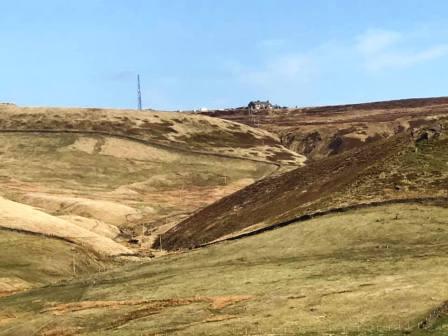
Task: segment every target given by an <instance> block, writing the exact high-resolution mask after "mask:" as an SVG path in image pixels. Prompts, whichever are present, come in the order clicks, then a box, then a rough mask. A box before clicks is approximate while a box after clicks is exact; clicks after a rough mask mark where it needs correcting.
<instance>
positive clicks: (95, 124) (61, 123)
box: [0, 104, 304, 164]
mask: <svg viewBox="0 0 448 336" xmlns="http://www.w3.org/2000/svg"><path fill="white" fill-rule="evenodd" d="M0 131H9V132H15V131H41V132H43V131H47V132H58V131H63V132H75V133H77V132H81V133H92V134H101V135H108V136H119V137H123V138H125V139H130V140H134V141H137V142H141V143H144V144H150V145H153V146H158V147H159V148H160V147H162V148H168V149H173V148H174V149H176V150H177V151H181V150H187V151H188V152H192V151H194V152H196V153H204V154H215V155H221V156H224V157H235V158H245V159H253V160H257V161H262V162H271V163H275V164H278V163H282V162H283V163H285V164H301V163H302V162H303V161H304V157H303V156H301V155H299V154H296V153H295V152H293V151H290V150H288V149H286V148H285V147H283V146H282V145H281V143H280V141H279V138H278V137H277V136H276V135H273V134H271V133H269V132H267V131H264V130H259V129H254V128H251V127H248V126H246V125H242V124H237V123H233V122H228V121H224V120H220V119H216V118H210V117H206V116H202V115H192V114H188V115H186V114H183V113H176V112H154V111H151V112H149V111H145V112H139V111H135V110H103V109H92V108H91V109H68V108H64V109H58V108H24V107H17V106H15V105H5V104H2V105H0ZM86 145H87V146H88V144H86ZM106 151H107V149H106ZM124 155H126V154H124Z"/></svg>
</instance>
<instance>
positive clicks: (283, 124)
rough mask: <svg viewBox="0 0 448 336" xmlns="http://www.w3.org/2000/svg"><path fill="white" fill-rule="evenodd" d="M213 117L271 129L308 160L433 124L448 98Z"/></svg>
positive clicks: (229, 113)
mask: <svg viewBox="0 0 448 336" xmlns="http://www.w3.org/2000/svg"><path fill="white" fill-rule="evenodd" d="M205 114H207V115H210V116H214V117H218V118H222V119H226V120H231V121H236V122H239V123H243V124H247V125H251V126H255V127H258V128H260V129H266V130H269V131H270V132H272V133H275V134H278V136H279V137H280V138H281V141H282V144H283V145H284V146H286V147H288V148H289V149H291V150H294V151H296V152H297V153H300V154H303V155H305V156H306V157H307V158H309V159H319V158H324V157H328V156H331V155H335V154H339V153H342V152H344V151H346V150H350V149H353V148H357V147H361V146H364V145H366V144H369V143H371V142H374V141H378V140H384V139H387V138H389V137H391V136H393V135H396V134H399V133H402V132H406V131H408V130H412V128H414V127H421V126H422V125H425V124H428V123H429V124H431V123H432V120H433V119H434V118H437V117H441V116H446V115H447V114H448V98H447V97H440V98H418V99H402V100H392V101H384V102H374V103H363V104H348V105H335V106H319V107H307V108H290V109H274V110H270V111H268V110H261V111H254V112H253V113H249V111H248V110H247V109H241V108H240V109H229V110H224V111H212V112H208V113H205Z"/></svg>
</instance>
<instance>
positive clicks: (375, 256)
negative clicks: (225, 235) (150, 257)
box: [0, 204, 448, 336]
mask: <svg viewBox="0 0 448 336" xmlns="http://www.w3.org/2000/svg"><path fill="white" fill-rule="evenodd" d="M447 218H448V210H447V208H446V207H441V206H436V205H430V204H427V205H423V204H406V205H403V204H402V205H399V204H398V205H388V206H380V207H370V208H366V209H362V210H354V211H349V212H346V213H342V214H332V215H327V216H324V217H321V218H319V219H312V220H308V221H303V222H300V223H296V224H292V225H290V226H288V227H285V228H281V229H278V230H275V231H270V232H266V233H263V234H260V235H257V236H253V237H248V238H246V239H241V240H238V241H233V242H225V243H221V244H217V245H213V246H210V247H207V248H203V249H199V250H195V251H191V252H189V253H184V254H179V255H170V256H166V257H163V258H158V259H156V260H154V261H152V262H150V263H146V264H139V265H129V266H127V267H124V268H120V269H116V270H113V271H111V272H108V273H103V274H99V275H97V276H94V277H84V278H82V279H80V280H79V281H76V282H71V283H68V284H66V285H59V286H50V287H47V288H42V289H36V290H32V291H28V292H25V293H22V294H16V295H13V296H9V297H5V298H2V299H0V325H1V328H0V335H5V336H6V335H15V336H21V335H29V334H33V333H34V335H140V334H143V335H195V336H196V335H269V334H271V335H274V334H275V335H308V336H309V335H316V336H317V335H338V336H339V335H341V336H342V335H369V336H374V335H385V336H398V335H433V336H435V335H437V336H442V335H446V334H445V332H446V327H447V326H448V324H447V323H448V319H447V317H446V315H445V313H444V310H443V307H444V303H445V302H446V300H447V297H448V283H447V282H446V274H447V272H448V266H447V265H448V245H447V243H446V242H447V241H448V221H447ZM432 312H439V313H438V315H437V314H435V313H434V314H431V313H432ZM430 316H433V317H436V318H430Z"/></svg>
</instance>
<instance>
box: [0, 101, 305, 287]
mask: <svg viewBox="0 0 448 336" xmlns="http://www.w3.org/2000/svg"><path fill="white" fill-rule="evenodd" d="M0 161H1V165H0V235H2V236H5V235H6V236H5V237H7V238H5V240H4V242H5V243H4V244H0V254H1V255H3V256H5V258H6V256H9V255H11V253H12V251H11V250H10V249H11V245H10V244H12V242H14V244H15V246H17V248H14V250H16V251H17V253H18V254H17V255H14V259H13V260H14V261H11V262H8V261H6V260H7V259H4V260H5V262H4V263H3V262H0V274H9V273H11V272H13V270H15V269H16V267H18V266H16V265H22V266H20V270H21V272H22V273H20V274H18V275H14V276H13V274H12V273H11V276H9V275H6V276H3V277H2V276H0V292H14V291H15V289H17V290H18V288H21V289H25V288H29V287H34V286H39V285H44V284H45V285H46V284H48V283H51V282H54V281H59V280H61V279H63V278H64V277H69V278H70V277H72V276H73V270H72V266H73V265H72V263H73V260H72V258H73V254H76V255H78V257H76V259H77V261H76V263H77V264H79V266H78V269H77V271H76V274H83V273H85V272H87V273H88V272H92V271H93V272H97V271H98V267H97V266H96V264H100V265H106V266H112V265H113V264H114V263H116V262H117V260H114V261H113V262H112V261H111V258H113V259H117V257H119V258H120V260H121V259H122V258H121V256H123V255H124V256H128V255H137V256H142V257H145V256H152V254H151V252H150V251H149V248H148V246H150V245H151V244H152V242H153V240H154V239H155V238H156V237H157V234H158V233H161V232H162V233H163V232H165V231H166V230H167V229H169V228H170V227H172V226H173V225H175V224H176V223H177V222H178V221H179V220H181V219H183V218H185V217H187V216H188V215H189V214H190V213H191V212H193V211H196V210H198V209H199V208H202V207H204V206H206V205H208V204H210V203H212V202H214V201H216V200H217V199H219V198H221V197H223V196H225V195H228V194H230V193H232V192H234V191H236V190H239V189H241V188H242V187H244V186H247V185H249V184H251V183H253V182H254V181H255V180H258V179H260V178H262V177H265V176H267V175H270V174H274V173H279V172H281V171H284V170H290V169H292V168H293V167H297V166H300V165H302V164H303V161H304V157H302V156H300V155H297V154H296V153H294V152H291V151H289V150H287V149H286V148H284V147H282V146H281V144H280V142H279V139H278V137H276V136H275V135H272V134H270V133H269V132H266V131H262V130H256V129H253V128H251V127H247V126H245V125H238V124H235V123H232V122H227V121H222V120H217V119H214V118H210V117H204V116H191V115H185V114H181V113H168V112H166V113H165V112H148V111H144V112H137V111H121V110H101V109H57V108H21V107H17V106H14V105H5V104H3V105H0ZM30 241H31V243H32V245H33V246H35V250H39V246H40V247H41V249H42V253H40V252H38V253H37V254H36V255H35V256H34V257H35V260H40V262H31V257H30V256H29V254H27V253H25V252H24V251H25V250H24V246H26V244H28V243H29V242H30ZM52 242H54V243H52ZM51 244H54V251H53V253H56V254H57V253H59V252H60V260H59V261H57V262H55V258H53V257H54V256H53V255H51V253H50V252H49V250H48V248H49V246H51ZM21 246H22V247H23V248H22V247H21ZM45 251H46V252H45ZM70 251H73V252H70ZM77 251H80V252H79V253H78V252H77ZM92 258H93V259H92ZM126 258H128V257H126ZM78 259H79V260H78ZM91 260H94V261H91ZM127 260H128V261H130V260H129V258H128V259H127ZM92 263H93V266H92V267H90V266H89V267H87V266H85V267H84V266H82V265H90V264H92ZM58 265H59V266H58ZM58 267H59V268H58ZM101 267H103V266H101ZM84 271H85V272H84ZM14 272H15V271H14ZM23 274H26V276H23ZM20 279H21V280H20ZM33 279H36V280H33Z"/></svg>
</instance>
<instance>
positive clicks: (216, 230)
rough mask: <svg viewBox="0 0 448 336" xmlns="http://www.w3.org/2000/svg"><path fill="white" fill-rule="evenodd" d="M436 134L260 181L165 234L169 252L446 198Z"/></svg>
mask: <svg viewBox="0 0 448 336" xmlns="http://www.w3.org/2000/svg"><path fill="white" fill-rule="evenodd" d="M445 123H446V122H445V121H444V122H441V126H443V127H446V126H445V125H446V124H445ZM440 128H442V127H440ZM432 129H433V128H430V129H421V130H419V131H414V132H413V134H411V133H410V132H407V133H402V134H399V135H396V136H393V137H391V138H389V139H386V140H382V141H377V142H373V143H371V144H368V145H366V146H363V147H358V148H355V149H353V150H351V151H346V152H344V153H342V154H340V155H335V156H330V157H328V158H326V159H322V160H319V161H315V162H310V163H309V164H308V165H307V166H306V167H303V168H299V169H296V170H294V171H291V172H287V173H285V174H283V175H280V176H276V177H269V178H265V179H263V180H261V181H258V182H256V183H254V184H253V185H250V186H248V187H246V188H244V189H243V190H240V191H238V192H236V193H234V194H232V195H230V196H228V197H225V198H223V199H222V200H219V201H217V202H216V203H214V204H212V205H211V206H209V207H207V208H205V209H203V210H202V211H199V212H197V213H196V214H195V215H193V216H192V217H190V218H188V219H187V220H185V221H183V222H182V223H180V224H179V225H178V226H176V227H175V228H173V229H172V230H170V231H168V232H167V233H166V234H165V235H164V236H163V244H164V247H165V248H168V249H179V248H191V247H196V246H199V245H201V244H204V243H208V242H211V241H214V240H219V239H222V238H228V237H231V236H235V235H239V234H241V233H244V232H248V231H253V230H257V229H260V228H263V227H269V226H271V225H275V224H276V223H279V222H283V221H288V220H291V219H293V218H295V217H298V216H302V215H305V214H312V213H315V212H320V211H325V210H328V209H331V208H337V207H344V206H350V205H354V204H359V203H368V202H373V201H379V200H382V201H384V200H393V199H406V198H415V197H430V196H437V195H440V196H442V195H443V196H445V195H446V190H447V189H448V165H447V164H446V162H448V153H447V152H446V146H447V145H448V139H447V138H446V136H445V135H444V134H443V133H442V134H439V133H437V134H434V133H433V130H432ZM425 134H426V135H428V134H431V135H430V136H425ZM416 139H420V140H416Z"/></svg>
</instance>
